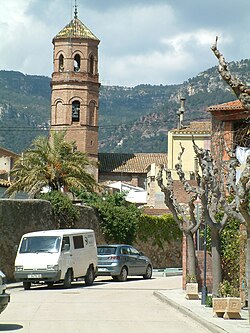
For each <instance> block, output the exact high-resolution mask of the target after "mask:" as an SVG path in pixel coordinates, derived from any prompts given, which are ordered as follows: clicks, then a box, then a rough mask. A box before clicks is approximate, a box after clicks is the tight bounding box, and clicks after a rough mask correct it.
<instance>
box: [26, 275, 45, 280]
mask: <svg viewBox="0 0 250 333" xmlns="http://www.w3.org/2000/svg"><path fill="white" fill-rule="evenodd" d="M41 277H42V274H28V279H40V278H41Z"/></svg>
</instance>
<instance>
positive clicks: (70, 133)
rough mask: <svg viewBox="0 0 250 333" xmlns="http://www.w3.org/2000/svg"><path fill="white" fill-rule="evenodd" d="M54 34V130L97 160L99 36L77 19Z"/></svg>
mask: <svg viewBox="0 0 250 333" xmlns="http://www.w3.org/2000/svg"><path fill="white" fill-rule="evenodd" d="M74 7H75V11H74V14H75V15H74V19H72V20H71V22H70V23H69V24H68V25H66V26H65V27H64V28H63V29H62V30H61V31H60V32H59V33H58V34H57V35H56V36H55V37H54V38H53V41H52V43H53V45H54V70H53V73H52V80H51V131H61V130H64V131H66V136H65V138H66V140H68V141H75V142H76V146H77V150H79V151H82V152H86V153H87V154H88V156H89V157H90V158H92V159H93V160H95V161H97V160H98V108H99V87H100V83H99V74H98V45H99V42H100V41H99V39H98V38H97V37H96V36H95V35H94V34H93V33H92V32H91V31H90V30H89V29H88V28H87V27H86V26H85V25H84V24H83V23H82V22H81V21H80V20H79V19H78V17H77V14H78V13H77V4H76V1H75V6H74Z"/></svg>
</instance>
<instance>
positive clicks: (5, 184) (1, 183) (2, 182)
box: [0, 179, 10, 187]
mask: <svg viewBox="0 0 250 333" xmlns="http://www.w3.org/2000/svg"><path fill="white" fill-rule="evenodd" d="M0 186H2V187H9V186H10V182H9V181H8V180H5V179H0Z"/></svg>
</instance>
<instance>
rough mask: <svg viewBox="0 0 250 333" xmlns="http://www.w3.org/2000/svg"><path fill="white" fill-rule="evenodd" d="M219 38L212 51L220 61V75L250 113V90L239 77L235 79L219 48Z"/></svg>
mask: <svg viewBox="0 0 250 333" xmlns="http://www.w3.org/2000/svg"><path fill="white" fill-rule="evenodd" d="M217 42H218V36H216V39H215V43H214V44H213V45H212V46H211V50H212V51H213V53H214V55H215V56H216V57H217V59H218V60H219V67H218V70H219V73H220V75H221V77H222V79H223V80H224V81H226V82H227V83H228V85H229V86H230V87H231V88H232V90H233V91H234V93H235V95H236V96H237V98H238V99H239V100H240V101H241V103H242V105H243V106H244V108H245V109H246V110H248V111H250V95H249V92H250V91H249V89H248V88H247V86H246V85H245V84H244V83H243V82H241V81H240V80H239V79H238V78H237V77H234V76H233V75H232V74H231V72H230V70H229V68H228V63H227V62H226V61H225V58H224V56H223V55H222V54H221V53H220V51H219V50H218V48H217Z"/></svg>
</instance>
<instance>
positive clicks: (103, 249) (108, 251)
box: [97, 246, 116, 255]
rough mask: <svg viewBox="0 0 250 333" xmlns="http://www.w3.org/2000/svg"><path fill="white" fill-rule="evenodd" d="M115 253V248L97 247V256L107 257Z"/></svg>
mask: <svg viewBox="0 0 250 333" xmlns="http://www.w3.org/2000/svg"><path fill="white" fill-rule="evenodd" d="M115 252H116V247H112V246H99V247H97V254H103V255H109V254H115Z"/></svg>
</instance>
